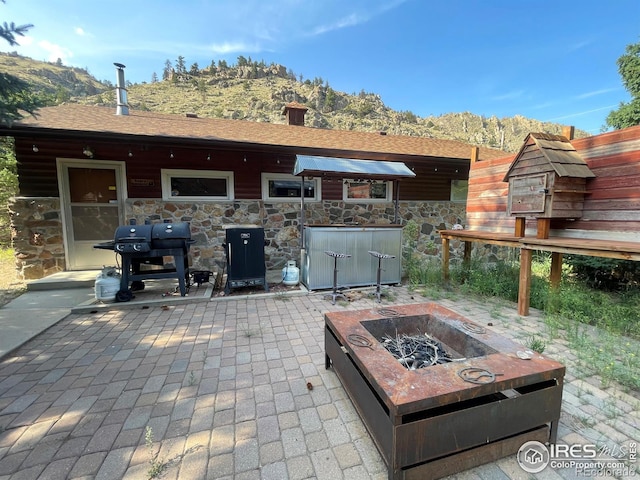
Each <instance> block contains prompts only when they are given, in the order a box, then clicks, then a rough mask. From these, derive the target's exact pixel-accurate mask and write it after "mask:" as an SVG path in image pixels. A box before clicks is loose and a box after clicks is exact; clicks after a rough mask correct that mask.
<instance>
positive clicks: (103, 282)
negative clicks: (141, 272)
mask: <svg viewBox="0 0 640 480" xmlns="http://www.w3.org/2000/svg"><path fill="white" fill-rule="evenodd" d="M94 290H95V293H96V300H99V301H100V302H103V303H111V302H114V301H115V299H116V294H117V293H118V292H119V291H120V274H119V273H118V272H117V271H116V267H102V271H101V272H100V273H99V274H98V276H97V277H96V283H95V286H94Z"/></svg>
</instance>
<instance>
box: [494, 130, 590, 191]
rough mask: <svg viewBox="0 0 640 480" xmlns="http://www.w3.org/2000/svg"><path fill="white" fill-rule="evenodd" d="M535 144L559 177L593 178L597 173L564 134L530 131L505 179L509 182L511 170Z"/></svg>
mask: <svg viewBox="0 0 640 480" xmlns="http://www.w3.org/2000/svg"><path fill="white" fill-rule="evenodd" d="M531 140H533V144H534V145H535V146H536V147H537V149H538V150H539V151H540V152H541V153H542V155H543V157H544V158H545V159H546V161H547V162H548V163H549V165H551V167H552V168H553V170H554V171H555V172H556V174H557V175H558V176H559V177H575V178H593V177H595V174H594V173H593V172H592V171H591V170H590V169H589V167H588V166H587V162H586V161H585V160H584V159H583V158H582V157H581V156H580V154H579V153H578V152H577V151H576V149H575V148H574V147H573V145H571V142H570V141H569V140H568V139H567V138H566V137H564V136H562V135H552V134H549V133H530V134H529V135H528V136H527V138H525V140H524V142H523V145H522V147H521V148H520V151H519V152H518V154H517V155H516V156H515V157H514V159H513V162H512V163H511V166H510V167H509V170H508V171H507V173H506V174H505V176H504V179H503V181H505V182H508V181H509V177H510V175H511V171H512V170H513V168H514V167H515V165H516V164H517V163H518V162H519V161H520V159H521V158H522V157H523V156H524V155H525V154H527V153H528V152H530V149H531V146H532V143H531Z"/></svg>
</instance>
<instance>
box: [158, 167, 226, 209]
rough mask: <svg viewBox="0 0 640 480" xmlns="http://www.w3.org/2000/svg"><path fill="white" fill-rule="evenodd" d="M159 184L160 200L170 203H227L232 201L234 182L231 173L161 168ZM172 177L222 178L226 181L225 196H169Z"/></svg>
mask: <svg viewBox="0 0 640 480" xmlns="http://www.w3.org/2000/svg"><path fill="white" fill-rule="evenodd" d="M160 176H161V183H162V199H163V200H172V201H178V202H179V201H184V200H189V201H191V200H197V201H210V202H215V201H224V202H228V201H230V200H234V181H233V172H231V171H222V170H187V169H174V168H162V169H161V170H160ZM172 177H187V178H223V179H225V180H226V181H227V195H226V196H224V197H223V196H219V197H213V196H205V197H202V196H187V195H176V196H174V195H171V178H172Z"/></svg>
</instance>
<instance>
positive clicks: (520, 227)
mask: <svg viewBox="0 0 640 480" xmlns="http://www.w3.org/2000/svg"><path fill="white" fill-rule="evenodd" d="M526 227H527V221H526V218H524V217H516V228H515V231H514V232H513V235H514V236H516V237H524V232H525V230H526Z"/></svg>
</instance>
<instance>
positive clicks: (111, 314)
mask: <svg viewBox="0 0 640 480" xmlns="http://www.w3.org/2000/svg"><path fill="white" fill-rule="evenodd" d="M393 297H394V300H393V302H388V301H385V302H384V304H385V305H387V306H388V305H391V304H404V303H418V302H424V301H428V299H425V298H422V297H420V296H419V295H418V294H415V293H412V292H411V291H409V290H407V289H406V288H405V287H396V288H393ZM439 303H442V304H443V305H445V306H447V307H449V308H451V309H453V310H456V311H458V312H459V313H461V314H463V315H466V316H467V317H468V318H469V319H471V320H472V321H474V322H477V323H479V324H481V325H484V326H488V328H491V329H494V330H495V331H496V332H497V333H500V334H503V335H505V336H509V337H511V338H514V339H516V340H518V341H520V342H524V341H525V340H526V339H527V338H528V337H530V336H531V335H532V334H533V333H537V332H544V329H545V326H544V322H543V321H542V319H541V316H540V314H539V313H538V312H536V311H532V314H531V315H530V316H529V317H519V316H518V315H517V313H516V306H515V305H498V306H496V305H495V304H493V303H488V302H486V301H476V300H473V299H469V298H457V299H455V300H440V301H439ZM374 307H375V308H378V304H377V303H374V302H373V301H372V299H371V298H370V297H367V296H363V297H362V298H360V299H357V300H354V301H352V302H351V303H349V304H341V303H338V304H337V305H335V306H334V305H331V302H330V301H327V300H324V299H323V297H322V294H308V295H301V296H286V295H277V294H276V295H267V296H265V295H255V296H251V297H238V298H235V297H230V298H216V299H215V300H212V301H211V302H204V303H194V304H181V305H175V306H171V307H168V308H167V307H164V308H161V307H159V306H158V307H151V308H145V309H124V310H117V309H114V310H109V311H100V312H97V313H87V314H72V315H70V316H68V317H67V318H65V319H64V320H62V321H61V322H60V323H58V324H57V325H55V326H54V327H52V328H51V329H49V330H48V331H46V332H44V333H42V334H41V335H39V336H37V337H36V338H34V339H32V340H31V341H29V342H28V343H27V344H25V345H24V346H23V347H21V348H20V349H18V350H17V351H16V352H14V353H13V354H11V355H9V356H6V357H5V358H4V359H2V360H1V361H0V432H1V433H0V480H5V479H6V480H18V479H20V480H26V479H52V480H53V479H101V480H106V479H122V478H125V479H147V478H151V477H152V476H153V474H154V473H160V478H163V479H180V480H187V479H188V480H193V479H238V480H240V479H265V480H268V479H277V480H282V479H291V480H296V479H307V478H309V479H310V478H317V479H330V480H336V479H340V478H345V479H349V480H357V479H372V478H373V479H380V480H382V479H386V478H387V469H386V466H385V465H384V463H383V461H382V459H381V457H380V455H379V454H378V451H377V450H376V448H375V446H374V444H373V442H372V440H371V438H370V437H369V435H368V433H367V431H366V429H365V428H364V426H363V424H362V422H361V421H360V419H359V417H358V414H357V413H356V410H355V409H354V407H353V406H352V404H351V402H350V400H349V399H348V397H347V395H346V393H345V390H344V389H343V388H342V386H341V383H340V381H339V380H338V378H337V377H336V375H335V373H334V372H333V371H332V370H331V369H330V370H325V368H324V362H325V357H324V333H323V328H324V313H325V312H327V311H329V310H334V309H353V310H356V309H362V308H374ZM498 311H499V312H498ZM545 355H549V356H550V357H553V358H555V359H556V360H559V361H561V362H563V363H565V365H566V366H567V376H566V378H565V388H564V396H563V413H562V419H561V424H560V429H559V442H564V443H567V444H577V443H583V444H584V443H598V444H599V445H608V446H611V447H613V446H622V445H625V446H627V447H628V446H629V445H630V444H631V442H637V441H638V440H640V401H639V400H638V397H637V396H634V395H632V394H630V393H625V392H624V391H623V389H621V388H617V387H616V386H615V385H610V386H608V388H607V389H603V388H601V382H600V379H599V378H597V377H593V376H585V375H584V374H583V373H581V372H580V370H579V367H578V364H577V362H576V359H575V357H574V356H573V355H572V353H571V351H570V350H569V349H568V348H567V346H566V344H565V343H563V342H562V341H561V340H554V341H553V342H550V343H548V345H547V349H546V350H545ZM612 453H614V452H612ZM639 475H640V474H639ZM454 478H458V479H465V480H466V479H505V478H515V479H520V478H534V477H532V476H530V475H529V474H526V473H525V472H524V471H523V470H522V469H521V468H520V467H519V466H518V463H517V461H516V459H515V456H511V457H508V458H504V459H502V460H499V461H497V462H493V463H490V464H487V465H484V466H481V467H477V468H474V469H471V470H468V471H466V472H463V473H460V474H458V475H455V476H454ZM535 478H545V479H561V478H562V479H565V478H579V476H578V475H576V473H575V471H573V470H572V469H552V468H550V467H547V468H546V469H545V470H544V471H543V472H541V473H540V474H537V477H535ZM604 478H608V477H604Z"/></svg>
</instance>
